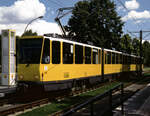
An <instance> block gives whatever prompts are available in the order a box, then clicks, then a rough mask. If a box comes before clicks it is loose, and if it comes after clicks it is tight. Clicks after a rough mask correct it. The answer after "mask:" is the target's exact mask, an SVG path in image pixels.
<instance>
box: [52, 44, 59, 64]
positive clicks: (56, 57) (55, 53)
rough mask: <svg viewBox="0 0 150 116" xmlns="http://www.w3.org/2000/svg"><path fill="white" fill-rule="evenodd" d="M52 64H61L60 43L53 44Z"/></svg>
mask: <svg viewBox="0 0 150 116" xmlns="http://www.w3.org/2000/svg"><path fill="white" fill-rule="evenodd" d="M52 63H53V64H59V63H60V42H59V41H53V42H52Z"/></svg>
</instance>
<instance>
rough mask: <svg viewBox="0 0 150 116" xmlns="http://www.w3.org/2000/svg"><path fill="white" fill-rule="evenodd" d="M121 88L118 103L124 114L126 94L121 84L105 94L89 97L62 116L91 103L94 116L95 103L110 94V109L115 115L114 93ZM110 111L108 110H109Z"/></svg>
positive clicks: (91, 111) (68, 115)
mask: <svg viewBox="0 0 150 116" xmlns="http://www.w3.org/2000/svg"><path fill="white" fill-rule="evenodd" d="M119 88H120V90H121V93H120V95H119V96H120V102H119V104H118V105H121V113H122V115H123V114H124V105H123V94H124V90H123V84H122V83H121V84H119V85H117V86H115V87H114V88H112V89H110V90H108V91H106V92H105V93H103V94H100V95H98V96H96V97H93V98H91V99H89V100H88V101H86V102H84V103H83V104H80V105H78V106H76V107H75V108H73V109H71V110H69V111H67V112H65V113H64V114H63V115H62V116H70V115H71V114H73V113H75V112H77V111H78V110H80V109H82V108H84V107H86V106H88V105H90V114H91V116H94V103H95V102H97V101H99V100H101V99H103V98H105V97H107V96H109V111H110V115H111V116H113V109H114V108H115V107H116V106H113V102H112V94H113V91H114V90H116V89H119ZM107 111H108V110H107Z"/></svg>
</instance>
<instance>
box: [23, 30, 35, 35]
mask: <svg viewBox="0 0 150 116" xmlns="http://www.w3.org/2000/svg"><path fill="white" fill-rule="evenodd" d="M36 35H38V34H37V33H36V32H32V30H31V29H30V30H27V31H26V32H24V33H23V34H22V36H36Z"/></svg>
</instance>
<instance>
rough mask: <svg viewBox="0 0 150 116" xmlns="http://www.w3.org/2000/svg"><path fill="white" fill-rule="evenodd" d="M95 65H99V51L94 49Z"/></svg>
mask: <svg viewBox="0 0 150 116" xmlns="http://www.w3.org/2000/svg"><path fill="white" fill-rule="evenodd" d="M93 64H98V50H97V49H93Z"/></svg>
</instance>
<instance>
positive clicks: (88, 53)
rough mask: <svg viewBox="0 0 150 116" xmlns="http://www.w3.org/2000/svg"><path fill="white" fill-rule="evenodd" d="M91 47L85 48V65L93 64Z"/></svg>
mask: <svg viewBox="0 0 150 116" xmlns="http://www.w3.org/2000/svg"><path fill="white" fill-rule="evenodd" d="M91 53H92V51H91V47H86V46H85V64H91V60H92V59H91V57H92V56H91Z"/></svg>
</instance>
